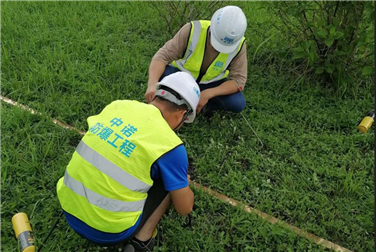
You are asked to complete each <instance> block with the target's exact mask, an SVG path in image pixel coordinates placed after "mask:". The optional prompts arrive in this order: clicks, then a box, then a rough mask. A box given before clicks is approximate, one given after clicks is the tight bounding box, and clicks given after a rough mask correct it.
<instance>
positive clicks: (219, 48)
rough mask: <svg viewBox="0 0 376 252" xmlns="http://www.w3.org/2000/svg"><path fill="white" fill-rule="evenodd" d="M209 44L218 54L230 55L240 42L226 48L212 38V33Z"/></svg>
mask: <svg viewBox="0 0 376 252" xmlns="http://www.w3.org/2000/svg"><path fill="white" fill-rule="evenodd" d="M210 42H211V44H212V46H213V47H214V49H215V50H217V51H218V52H220V53H232V52H233V51H235V50H236V49H237V48H238V46H239V44H240V42H241V40H239V41H238V42H236V43H235V44H233V45H231V46H230V45H228V46H225V45H222V44H221V43H219V42H218V41H217V40H216V39H215V37H214V36H213V32H211V33H210Z"/></svg>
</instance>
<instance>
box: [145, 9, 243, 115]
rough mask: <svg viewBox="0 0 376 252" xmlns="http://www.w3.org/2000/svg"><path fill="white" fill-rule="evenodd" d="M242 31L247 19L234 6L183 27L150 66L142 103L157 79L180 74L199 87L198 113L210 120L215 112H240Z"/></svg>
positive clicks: (149, 96) (151, 98)
mask: <svg viewBox="0 0 376 252" xmlns="http://www.w3.org/2000/svg"><path fill="white" fill-rule="evenodd" d="M246 29H247V19H246V17H245V15H244V13H243V11H242V10H241V9H240V8H239V7H237V6H226V7H223V8H221V9H219V10H217V11H216V12H215V13H214V15H213V17H212V19H211V21H210V20H197V21H192V22H190V23H188V24H186V25H184V26H183V27H182V28H181V29H180V30H179V32H178V33H177V34H176V35H175V36H174V38H173V39H171V40H169V41H167V42H166V43H165V45H164V46H163V47H162V48H160V49H159V50H158V52H157V53H156V54H155V55H154V57H153V59H152V61H151V63H150V66H149V80H148V88H147V90H146V92H145V100H146V102H151V101H152V100H153V98H154V96H155V92H156V89H155V87H156V83H157V82H158V80H160V79H161V78H163V77H165V76H167V75H169V74H171V73H175V72H178V71H182V72H189V73H190V74H192V76H193V77H194V78H195V80H196V82H197V83H198V84H199V87H200V90H201V97H200V101H199V104H198V106H197V112H198V113H200V111H201V110H202V112H203V114H204V115H206V116H208V117H211V116H212V115H213V114H214V113H215V111H218V110H225V111H231V112H235V113H239V112H241V111H242V110H244V108H245V99H244V96H243V94H242V92H241V91H242V90H243V89H244V86H245V84H246V80H247V52H246V44H245V38H244V33H245V31H246Z"/></svg>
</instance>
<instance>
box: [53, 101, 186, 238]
mask: <svg viewBox="0 0 376 252" xmlns="http://www.w3.org/2000/svg"><path fill="white" fill-rule="evenodd" d="M87 121H88V126H89V130H88V132H87V133H86V134H85V136H84V137H83V138H82V140H81V142H80V143H79V145H78V146H77V148H76V151H75V152H74V154H73V157H72V159H71V161H70V162H69V164H68V166H67V168H66V171H65V175H64V177H63V178H61V179H60V180H59V182H58V183H57V195H58V198H59V201H60V204H61V207H62V208H63V209H64V211H66V212H68V213H70V214H71V215H73V216H75V217H77V218H78V219H80V220H81V221H83V222H85V223H86V224H87V225H89V226H90V227H93V228H95V229H97V230H100V231H103V232H108V233H119V232H122V231H124V230H126V229H128V228H130V227H132V226H133V225H134V224H135V223H136V221H137V220H138V218H139V216H140V214H141V212H142V209H143V207H144V204H145V200H146V198H147V192H148V190H149V188H150V187H151V186H152V185H153V180H152V179H151V177H150V171H151V166H152V165H153V163H154V162H155V161H156V160H157V159H159V158H160V157H161V156H162V155H163V154H165V153H167V152H169V151H170V150H172V149H174V148H175V147H177V146H179V145H181V144H182V141H181V140H180V138H179V137H178V136H177V135H176V134H175V132H174V131H173V130H172V129H171V128H170V126H169V125H168V124H167V122H166V121H165V119H164V118H163V116H162V114H161V112H160V110H159V109H158V108H156V107H155V106H154V105H149V104H144V103H140V102H137V101H128V100H122V101H114V102H112V103H111V104H110V105H108V106H106V107H105V108H104V110H103V111H102V112H101V113H100V114H99V115H96V116H91V117H89V118H88V119H87Z"/></svg>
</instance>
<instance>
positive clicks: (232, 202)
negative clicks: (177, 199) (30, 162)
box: [0, 95, 353, 252]
mask: <svg viewBox="0 0 376 252" xmlns="http://www.w3.org/2000/svg"><path fill="white" fill-rule="evenodd" d="M0 99H1V100H2V101H4V102H6V103H8V104H11V105H13V106H16V107H19V108H21V109H23V110H26V111H29V112H30V113H31V114H36V115H41V116H43V114H42V113H40V112H36V111H35V110H33V109H31V108H29V107H28V106H25V105H22V104H19V103H17V102H15V101H12V100H11V99H9V98H7V97H4V96H2V95H0ZM50 119H51V120H52V122H53V123H54V124H56V125H59V126H61V127H63V128H65V129H69V130H74V131H76V132H78V133H79V134H81V135H85V132H83V131H80V130H78V129H76V128H75V127H72V126H70V125H68V124H65V123H63V122H61V121H59V120H57V119H54V118H50ZM191 185H192V186H193V187H194V188H197V189H199V190H202V191H204V192H207V193H208V194H210V195H212V196H214V197H216V198H217V199H219V200H221V201H223V202H227V203H229V204H230V205H232V206H237V207H240V208H241V209H243V210H244V211H246V212H247V213H252V214H256V215H257V216H259V217H260V218H262V219H263V220H266V221H268V222H269V223H271V224H277V225H279V226H281V227H283V228H286V229H290V230H291V231H292V232H293V233H295V234H297V235H299V236H301V237H304V238H306V239H308V240H310V241H312V242H314V243H316V244H318V245H321V246H323V247H325V248H328V249H332V250H334V251H338V252H353V251H351V250H349V249H347V248H344V247H341V246H339V245H337V244H335V243H333V242H330V241H328V240H325V239H323V238H321V237H318V236H316V235H314V234H311V233H309V232H306V231H304V230H302V229H300V228H297V227H295V226H293V225H291V224H289V223H287V222H285V221H282V220H279V219H277V218H275V217H273V216H271V215H269V214H266V213H264V212H261V211H260V210H257V209H255V208H252V207H250V206H248V205H245V204H243V203H241V202H240V201H237V200H234V199H231V198H229V197H227V196H226V195H223V194H221V193H219V192H216V191H214V190H212V189H210V188H207V187H205V186H202V185H200V184H198V183H196V182H194V181H191Z"/></svg>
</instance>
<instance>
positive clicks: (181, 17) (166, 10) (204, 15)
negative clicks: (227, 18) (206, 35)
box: [150, 0, 227, 39]
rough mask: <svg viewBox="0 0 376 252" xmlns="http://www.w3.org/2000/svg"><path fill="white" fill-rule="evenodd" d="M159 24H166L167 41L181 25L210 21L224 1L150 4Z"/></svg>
mask: <svg viewBox="0 0 376 252" xmlns="http://www.w3.org/2000/svg"><path fill="white" fill-rule="evenodd" d="M150 3H151V6H152V7H153V9H155V11H156V12H157V13H158V16H159V18H160V20H161V22H164V23H165V24H166V28H167V29H166V31H167V32H168V34H167V36H168V38H167V39H170V38H171V37H172V36H174V35H175V34H176V33H177V32H178V31H179V29H180V28H181V27H183V25H185V24H186V23H188V22H190V21H193V20H210V19H211V17H212V15H213V14H214V12H215V11H216V10H218V9H220V8H222V7H224V6H226V5H227V4H226V2H224V1H218V0H216V1H210V2H209V1H208V2H201V1H184V0H179V1H165V2H150Z"/></svg>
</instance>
